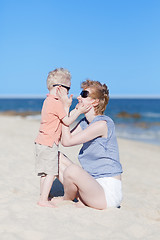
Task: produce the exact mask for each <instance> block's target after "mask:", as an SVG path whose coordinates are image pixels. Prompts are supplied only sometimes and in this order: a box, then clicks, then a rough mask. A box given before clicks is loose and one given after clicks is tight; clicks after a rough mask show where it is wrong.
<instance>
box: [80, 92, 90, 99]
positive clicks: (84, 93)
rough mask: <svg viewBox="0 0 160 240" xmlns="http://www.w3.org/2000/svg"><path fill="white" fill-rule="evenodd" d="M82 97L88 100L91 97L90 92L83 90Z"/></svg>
mask: <svg viewBox="0 0 160 240" xmlns="http://www.w3.org/2000/svg"><path fill="white" fill-rule="evenodd" d="M80 95H81V97H82V98H87V97H88V96H89V92H88V91H87V90H83V91H82V92H81V93H80Z"/></svg>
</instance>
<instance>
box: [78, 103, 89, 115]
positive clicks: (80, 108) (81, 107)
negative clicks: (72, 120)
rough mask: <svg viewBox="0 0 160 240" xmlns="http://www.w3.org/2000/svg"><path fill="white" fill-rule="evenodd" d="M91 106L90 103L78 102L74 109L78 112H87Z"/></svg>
mask: <svg viewBox="0 0 160 240" xmlns="http://www.w3.org/2000/svg"><path fill="white" fill-rule="evenodd" d="M91 108H92V105H91V104H87V105H84V104H83V103H78V104H77V105H76V109H77V110H78V111H79V112H80V114H82V113H87V112H88V111H89V110H90V109H91Z"/></svg>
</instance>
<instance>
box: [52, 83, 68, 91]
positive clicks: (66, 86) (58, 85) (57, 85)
mask: <svg viewBox="0 0 160 240" xmlns="http://www.w3.org/2000/svg"><path fill="white" fill-rule="evenodd" d="M56 86H62V87H64V88H66V89H67V91H69V90H70V87H67V86H65V85H62V84H54V85H53V87H56Z"/></svg>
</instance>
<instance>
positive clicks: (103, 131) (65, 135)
mask: <svg viewBox="0 0 160 240" xmlns="http://www.w3.org/2000/svg"><path fill="white" fill-rule="evenodd" d="M81 87H82V88H83V91H82V92H81V94H80V96H79V97H78V98H77V99H78V101H79V104H80V105H85V106H87V105H90V108H89V110H88V111H87V112H86V113H85V118H83V119H82V120H81V121H80V122H79V123H78V124H77V126H76V127H75V128H74V129H73V131H71V133H70V130H69V127H67V126H63V129H62V144H63V145H64V146H66V147H69V146H74V145H78V144H83V146H82V148H81V150H80V153H79V156H78V159H79V161H80V164H81V166H82V167H80V166H78V165H76V164H73V163H72V162H71V161H70V160H69V159H68V158H67V157H65V156H64V155H62V154H60V164H59V169H60V172H59V179H60V181H62V182H63V185H64V197H63V200H74V199H75V198H77V197H78V198H79V203H78V204H80V205H86V206H88V207H92V208H96V209H106V208H107V207H118V206H120V203H121V200H122V192H121V173H122V166H121V164H120V162H119V152H118V145H117V139H116V136H115V126H114V123H113V121H112V120H111V119H110V118H109V117H107V116H105V115H103V113H104V111H105V109H106V106H107V104H108V100H109V91H108V88H107V86H106V85H105V84H103V85H102V84H101V83H100V82H97V81H91V80H86V81H85V82H83V83H82V85H81ZM60 97H61V99H62V101H63V102H64V104H65V107H66V111H67V112H68V111H69V106H67V104H68V102H69V101H68V100H69V99H68V100H67V99H65V100H64V99H63V89H61V90H60Z"/></svg>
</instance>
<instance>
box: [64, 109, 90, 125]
mask: <svg viewBox="0 0 160 240" xmlns="http://www.w3.org/2000/svg"><path fill="white" fill-rule="evenodd" d="M89 109H90V106H89V105H87V106H83V105H81V106H79V107H78V108H77V106H76V107H75V109H73V110H72V111H71V113H70V114H69V107H65V111H66V113H67V116H65V117H64V118H63V119H62V122H63V123H64V124H65V125H67V126H69V125H70V124H72V123H73V122H74V121H75V120H76V119H77V118H78V117H79V115H80V114H82V113H85V112H87V111H88V110H89Z"/></svg>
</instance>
